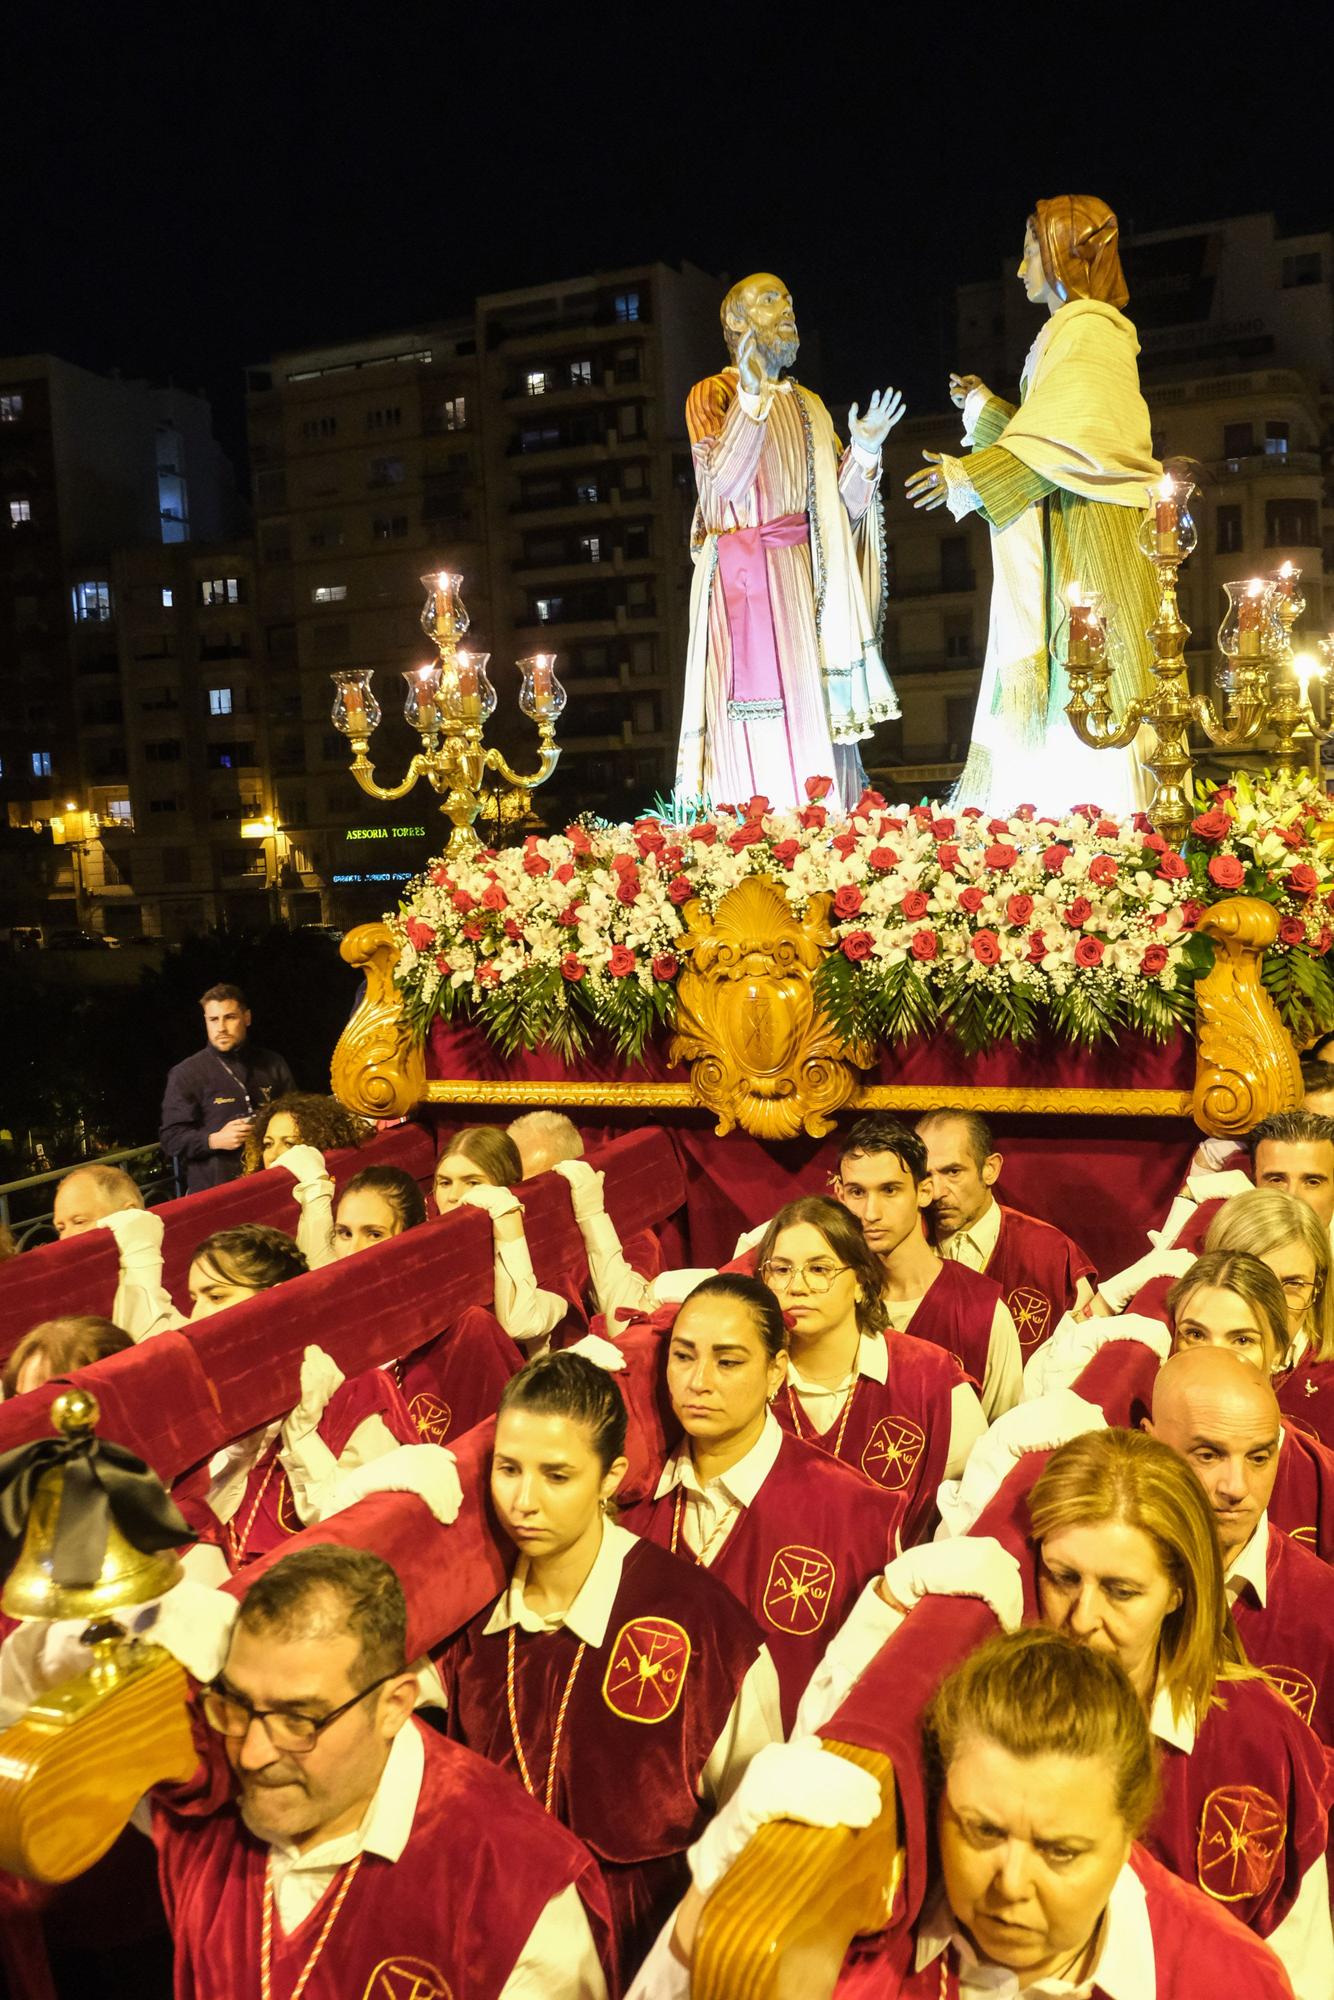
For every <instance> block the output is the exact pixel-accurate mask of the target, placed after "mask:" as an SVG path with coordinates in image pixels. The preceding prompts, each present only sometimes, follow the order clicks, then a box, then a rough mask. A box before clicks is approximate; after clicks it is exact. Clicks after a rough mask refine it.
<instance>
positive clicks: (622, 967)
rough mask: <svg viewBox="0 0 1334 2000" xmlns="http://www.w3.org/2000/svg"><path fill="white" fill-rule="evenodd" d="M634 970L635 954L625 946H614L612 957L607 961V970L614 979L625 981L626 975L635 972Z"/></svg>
mask: <svg viewBox="0 0 1334 2000" xmlns="http://www.w3.org/2000/svg"><path fill="white" fill-rule="evenodd" d="M634 969H635V955H634V953H633V952H632V951H630V950H628V949H627V948H626V946H625V945H623V944H614V945H613V946H612V948H611V957H610V958H609V959H608V960H607V970H608V972H609V973H610V974H611V976H612V978H613V979H624V978H625V976H626V974H627V973H628V972H633V971H634Z"/></svg>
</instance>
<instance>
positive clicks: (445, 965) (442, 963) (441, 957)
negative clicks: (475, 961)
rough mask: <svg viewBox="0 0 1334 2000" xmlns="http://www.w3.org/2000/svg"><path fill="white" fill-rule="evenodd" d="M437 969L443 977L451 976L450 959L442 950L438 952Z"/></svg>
mask: <svg viewBox="0 0 1334 2000" xmlns="http://www.w3.org/2000/svg"><path fill="white" fill-rule="evenodd" d="M435 969H436V971H437V972H438V973H439V974H440V976H441V978H442V979H448V978H449V976H450V964H449V960H448V959H447V958H446V957H445V954H444V953H443V952H442V951H441V952H437V953H436V959H435Z"/></svg>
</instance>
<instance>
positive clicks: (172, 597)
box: [162, 583, 176, 611]
mask: <svg viewBox="0 0 1334 2000" xmlns="http://www.w3.org/2000/svg"><path fill="white" fill-rule="evenodd" d="M175 602H176V593H175V591H174V590H173V589H172V587H171V585H170V584H169V583H164V584H163V586H162V609H163V610H164V611H170V610H171V608H172V606H173V604H174V603H175Z"/></svg>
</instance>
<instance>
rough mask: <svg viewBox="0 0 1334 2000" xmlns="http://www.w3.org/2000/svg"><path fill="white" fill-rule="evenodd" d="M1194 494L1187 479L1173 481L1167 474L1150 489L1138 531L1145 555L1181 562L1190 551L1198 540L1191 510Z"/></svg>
mask: <svg viewBox="0 0 1334 2000" xmlns="http://www.w3.org/2000/svg"><path fill="white" fill-rule="evenodd" d="M1194 491H1195V488H1194V486H1193V485H1192V483H1191V481H1190V480H1189V479H1179V478H1176V477H1174V476H1173V474H1171V473H1170V472H1169V473H1167V474H1165V475H1164V477H1163V478H1162V479H1160V480H1159V481H1158V484H1157V485H1156V486H1154V487H1151V488H1150V492H1149V509H1148V512H1147V513H1146V514H1145V516H1144V519H1143V520H1142V521H1141V523H1140V530H1139V545H1140V549H1141V550H1142V552H1143V553H1144V554H1145V555H1146V556H1149V557H1150V558H1152V557H1154V556H1163V557H1167V558H1171V559H1172V560H1173V561H1176V562H1182V561H1184V560H1185V558H1186V557H1187V556H1188V555H1190V554H1191V553H1192V552H1193V550H1194V548H1195V544H1196V543H1197V541H1198V540H1199V533H1198V531H1197V529H1196V526H1195V520H1194V516H1193V515H1192V514H1191V511H1190V500H1191V495H1192V494H1193V493H1194Z"/></svg>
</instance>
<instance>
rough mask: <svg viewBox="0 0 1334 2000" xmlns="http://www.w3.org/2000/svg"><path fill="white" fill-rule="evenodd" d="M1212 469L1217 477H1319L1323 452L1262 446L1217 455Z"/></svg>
mask: <svg viewBox="0 0 1334 2000" xmlns="http://www.w3.org/2000/svg"><path fill="white" fill-rule="evenodd" d="M1209 469H1210V471H1211V472H1212V473H1213V474H1214V476H1215V478H1217V479H1319V477H1320V454H1319V452H1318V451H1264V450H1262V449H1260V450H1255V451H1246V452H1242V454H1241V455H1240V457H1238V458H1219V459H1215V460H1214V462H1213V464H1212V465H1211V466H1210V468H1209Z"/></svg>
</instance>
